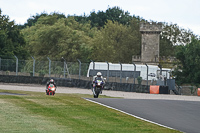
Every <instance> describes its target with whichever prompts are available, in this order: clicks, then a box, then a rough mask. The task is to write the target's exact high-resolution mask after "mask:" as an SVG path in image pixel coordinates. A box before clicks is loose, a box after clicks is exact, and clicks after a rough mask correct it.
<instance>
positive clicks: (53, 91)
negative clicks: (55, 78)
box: [46, 84, 56, 95]
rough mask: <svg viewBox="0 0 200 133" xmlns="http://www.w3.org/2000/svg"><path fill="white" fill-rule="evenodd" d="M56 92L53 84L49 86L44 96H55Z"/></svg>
mask: <svg viewBox="0 0 200 133" xmlns="http://www.w3.org/2000/svg"><path fill="white" fill-rule="evenodd" d="M55 92H56V87H55V86H54V85H53V84H49V86H48V88H47V90H46V94H47V95H55Z"/></svg>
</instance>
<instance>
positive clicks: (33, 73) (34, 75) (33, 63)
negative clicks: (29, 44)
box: [31, 56, 35, 76]
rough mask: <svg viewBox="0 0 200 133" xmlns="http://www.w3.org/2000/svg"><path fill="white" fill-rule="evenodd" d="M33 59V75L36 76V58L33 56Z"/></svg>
mask: <svg viewBox="0 0 200 133" xmlns="http://www.w3.org/2000/svg"><path fill="white" fill-rule="evenodd" d="M31 57H32V59H33V76H35V58H34V57H33V56H31Z"/></svg>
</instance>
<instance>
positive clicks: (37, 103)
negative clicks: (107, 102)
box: [0, 90, 179, 133]
mask: <svg viewBox="0 0 200 133" xmlns="http://www.w3.org/2000/svg"><path fill="white" fill-rule="evenodd" d="M0 92H9V93H20V94H26V95H0V120H1V123H2V124H0V132H3V133H12V132H15V133H16V132H19V133H27V132H28V133H96V132H97V133H122V132H123V133H178V132H179V131H176V130H171V129H167V128H164V127H160V126H158V125H154V124H152V123H148V122H145V121H142V120H139V119H136V118H134V117H131V116H128V115H126V114H123V113H121V112H119V111H116V110H113V109H109V108H106V107H103V106H100V105H97V104H95V103H92V102H89V101H86V100H84V99H83V98H82V97H85V98H91V97H92V95H82V94H58V93H56V94H55V96H47V95H45V94H44V93H40V92H24V91H11V90H0ZM102 97H103V96H102Z"/></svg>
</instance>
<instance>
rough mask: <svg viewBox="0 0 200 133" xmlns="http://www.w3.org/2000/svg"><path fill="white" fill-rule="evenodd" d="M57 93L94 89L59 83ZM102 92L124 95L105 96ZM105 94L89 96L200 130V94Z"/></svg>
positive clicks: (37, 87)
mask: <svg viewBox="0 0 200 133" xmlns="http://www.w3.org/2000/svg"><path fill="white" fill-rule="evenodd" d="M0 89H3V90H23V91H37V92H45V85H32V84H30V85H27V84H5V83H0ZM56 93H79V94H91V95H92V91H91V89H80V88H69V87H58V88H57V90H56ZM6 94H7V93H5V94H4V95H6ZM1 95H3V94H1ZM7 95H8V94H7ZM101 95H106V96H111V97H120V98H101ZM101 95H100V96H99V98H90V99H87V98H86V99H87V100H90V101H93V102H96V103H98V104H101V105H104V106H107V107H110V108H113V109H116V110H119V111H121V112H123V113H126V114H128V115H131V116H134V117H136V118H139V119H142V120H145V121H148V122H151V123H154V124H158V125H161V126H164V127H168V128H173V129H176V130H179V131H182V132H186V133H200V129H199V126H200V97H199V96H182V95H161V94H144V93H133V92H121V91H108V90H104V91H103V93H102V94H101ZM55 96H56V95H55Z"/></svg>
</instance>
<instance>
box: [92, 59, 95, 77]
mask: <svg viewBox="0 0 200 133" xmlns="http://www.w3.org/2000/svg"><path fill="white" fill-rule="evenodd" d="M91 62H93V70H92V71H93V75H92V76H94V75H95V74H94V72H95V71H94V70H95V63H94V61H93V60H91Z"/></svg>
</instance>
